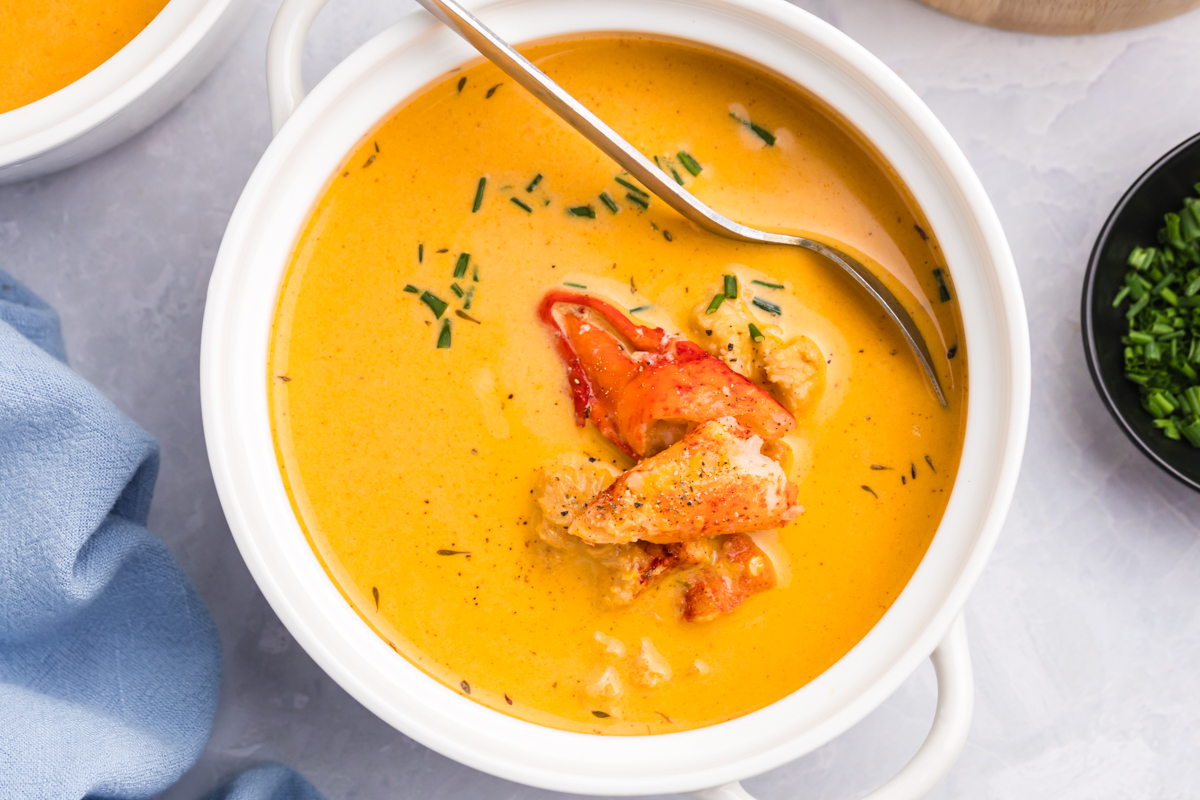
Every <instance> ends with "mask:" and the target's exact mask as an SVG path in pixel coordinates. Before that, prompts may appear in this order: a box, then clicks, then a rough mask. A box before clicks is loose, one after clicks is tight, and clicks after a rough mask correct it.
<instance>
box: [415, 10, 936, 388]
mask: <svg viewBox="0 0 1200 800" xmlns="http://www.w3.org/2000/svg"><path fill="white" fill-rule="evenodd" d="M417 2H418V3H420V4H421V5H422V6H424V7H425V9H426V10H427V11H428V12H429V13H430V14H432V15H433V16H435V17H436V18H437V19H439V20H441V21H442V22H443V23H445V24H446V25H447V26H449V28H450V29H451V30H453V31H455V32H457V33H458V34H459V35H460V36H462V37H463V38H464V39H466V40H467V41H468V42H470V43H471V45H473V46H474V47H475V49H476V50H478V51H479V52H480V53H482V54H483V55H484V56H486V57H487V58H488V60H489V61H491V62H492V63H493V64H495V65H496V66H497V67H499V68H500V70H501V71H502V72H504V74H506V75H508V77H510V78H512V79H513V80H514V81H516V82H517V83H518V84H520V85H521V86H522V87H524V88H525V89H526V90H527V91H529V92H530V93H531V94H532V95H533V96H534V97H536V98H537V99H538V100H540V101H542V103H544V104H545V105H546V106H547V107H549V109H550V110H551V111H553V112H554V113H555V114H557V115H558V116H559V117H560V118H562V119H563V120H565V121H566V122H567V124H569V125H570V126H571V127H573V128H575V130H577V131H579V132H580V133H581V134H583V136H584V138H586V139H587V140H588V141H589V142H591V143H592V144H594V145H595V146H596V147H598V148H600V150H601V151H602V152H603V153H604V154H605V155H607V156H608V157H609V158H611V159H612V160H613V161H615V162H617V163H618V164H620V165H621V166H622V167H624V168H625V170H626V171H628V172H629V174H631V175H633V177H635V178H637V179H638V180H639V181H640V182H641V183H642V185H643V186H645V187H646V188H647V189H649V190H650V193H651V194H653V195H655V196H656V197H658V198H659V199H660V200H662V201H663V202H665V203H666V204H667V205H669V206H670V207H671V208H673V209H675V210H676V211H677V212H679V213H680V214H681V215H682V216H683V217H684V218H685V219H688V220H691V221H692V222H694V223H696V224H697V225H699V226H700V227H701V228H702V229H704V230H706V231H708V232H710V233H715V234H717V235H718V236H724V237H726V238H728V239H736V240H739V241H743V242H756V243H759V244H785V245H792V246H795V247H803V248H805V249H807V250H811V251H813V252H816V253H819V254H821V255H823V256H825V257H826V258H827V259H829V260H830V261H832V262H834V263H835V264H837V265H838V266H839V267H841V268H842V269H843V270H845V271H846V272H847V273H849V275H850V276H851V277H852V278H854V280H855V281H856V282H857V283H858V284H859V285H860V286H862V287H863V288H864V289H866V291H867V293H868V294H870V295H871V297H873V298H874V299H875V301H876V302H878V303H879V304H880V305H881V306H883V308H884V311H886V312H887V315H888V316H889V317H890V318H891V319H892V321H893V322H895V323H896V325H898V326H899V328H900V331H901V333H902V334H903V335H904V338H905V340H906V341H907V342H908V344H909V346H910V347H912V350H913V354H914V355H916V357H917V361H918V362H919V363H920V365H921V367H922V369H923V370H924V371H925V374H926V375H927V376H928V378H929V380H930V382H931V383H932V384H933V391H934V394H935V395H936V396H937V399H938V402H939V403H941V405H942V407H943V408H944V407H945V406H946V395H945V393H944V392H943V391H942V385H941V382H940V381H939V380H938V375H937V369H936V368H935V367H934V365H933V358H932V357H931V356H930V353H929V348H928V347H927V346H926V344H925V339H924V337H923V336H922V335H921V331H920V329H919V328H917V325H916V323H915V322H914V321H913V318H912V317H911V316H910V315H909V313H908V311H907V310H906V309H905V308H904V306H903V305H902V304H901V303H900V301H899V300H898V299H897V298H896V296H895V295H894V294H893V293H892V292H891V290H890V289H888V288H887V286H885V285H884V284H883V282H882V281H880V280H879V278H878V277H876V275H875V274H874V273H873V272H871V271H870V270H869V269H867V268H866V267H864V266H863V265H862V264H860V263H859V262H858V261H857V260H856V259H854V258H852V257H851V256H849V255H848V254H846V253H844V252H842V251H841V250H839V249H837V248H835V247H831V246H830V245H826V244H823V243H821V242H818V241H815V240H813V239H807V238H804V237H800V236H788V235H786V234H782V233H771V232H770V231H760V230H758V229H756V228H751V227H749V226H748V225H743V224H741V223H740V222H735V221H734V220H731V219H729V218H728V217H726V216H725V215H723V214H721V213H719V212H717V211H714V210H713V209H711V208H709V207H708V206H707V205H705V204H704V203H702V202H700V201H699V200H697V199H696V198H695V197H694V196H693V195H692V194H691V192H688V191H687V190H685V189H684V188H683V187H682V186H680V185H679V184H677V183H676V182H675V181H674V180H672V179H671V178H670V177H668V176H667V174H666V173H665V172H663V171H662V170H660V169H659V168H658V167H657V166H656V165H655V164H654V162H653V161H651V160H650V159H648V158H646V157H645V156H644V155H642V153H641V152H640V151H639V150H638V149H637V148H636V147H634V146H633V145H631V144H630V143H629V142H627V141H625V139H624V137H622V136H621V135H620V134H618V133H617V132H616V131H614V130H613V129H612V128H610V127H609V126H608V125H607V124H606V123H605V122H604V120H602V119H600V118H599V117H597V116H596V115H595V114H593V113H592V112H591V111H589V110H588V109H587V108H586V107H584V105H583V104H582V103H580V102H579V101H578V100H576V99H575V98H574V97H572V96H571V95H570V94H569V93H567V91H566V90H565V89H563V88H562V87H561V86H559V85H558V84H557V83H555V82H554V81H552V80H551V79H550V77H549V76H548V75H546V73H544V72H542V71H541V70H540V69H538V68H537V67H536V66H534V65H533V63H532V62H531V61H530V60H529V59H527V58H525V56H523V55H521V54H520V53H518V52H517V51H516V50H515V49H514V48H513V47H512V46H511V45H510V44H508V42H506V41H504V40H503V39H501V38H500V37H499V36H497V35H496V34H495V33H493V32H492V31H491V30H490V29H489V28H488V27H487V26H486V25H484V24H483V23H482V22H480V21H479V20H478V19H476V18H475V16H474V15H472V14H471V13H470V12H469V11H467V10H466V9H465V8H463V7H462V6H461V5H460V4H459V3H458V2H457V0H417Z"/></svg>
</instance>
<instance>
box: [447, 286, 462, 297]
mask: <svg viewBox="0 0 1200 800" xmlns="http://www.w3.org/2000/svg"><path fill="white" fill-rule="evenodd" d="M450 291H452V292H454V293H455V294H456V295H458V296H459V297H462V296H463V294H464V292H463V290H462V287H461V286H459V285H458V284H457V283H452V284H450Z"/></svg>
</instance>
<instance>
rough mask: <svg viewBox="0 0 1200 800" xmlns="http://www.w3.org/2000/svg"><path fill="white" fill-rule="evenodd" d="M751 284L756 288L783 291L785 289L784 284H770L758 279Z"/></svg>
mask: <svg viewBox="0 0 1200 800" xmlns="http://www.w3.org/2000/svg"><path fill="white" fill-rule="evenodd" d="M750 282H751V283H753V284H755V285H756V286H765V287H766V288H768V289H782V288H783V284H782V283H768V282H767V281H760V280H758V279H755V280H752V281H750Z"/></svg>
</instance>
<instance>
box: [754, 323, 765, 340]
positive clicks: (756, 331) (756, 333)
mask: <svg viewBox="0 0 1200 800" xmlns="http://www.w3.org/2000/svg"><path fill="white" fill-rule="evenodd" d="M750 338H751V339H753V340H754V341H756V342H761V341H764V340H765V339H766V338H767V337H765V336H763V334H762V331H760V330H759V329H758V326H757V325H755V324H754V323H753V322H751V323H750Z"/></svg>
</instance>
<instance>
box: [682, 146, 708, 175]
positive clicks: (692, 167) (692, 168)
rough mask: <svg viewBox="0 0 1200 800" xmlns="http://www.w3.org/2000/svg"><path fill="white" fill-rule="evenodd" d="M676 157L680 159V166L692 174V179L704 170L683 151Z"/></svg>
mask: <svg viewBox="0 0 1200 800" xmlns="http://www.w3.org/2000/svg"><path fill="white" fill-rule="evenodd" d="M675 157H676V158H678V159H679V163H680V164H683V168H684V169H686V170H687V171H688V172H690V173H692V177H695V176H697V175H699V174H700V173H701V172H702V171H703V170H704V167H702V166H700V163H699V162H698V161H696V159H694V158H692V157H691V155H689V154H688V153H686V152H685V151H683V150H680V151H679V152H678V153H676V154H675Z"/></svg>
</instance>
